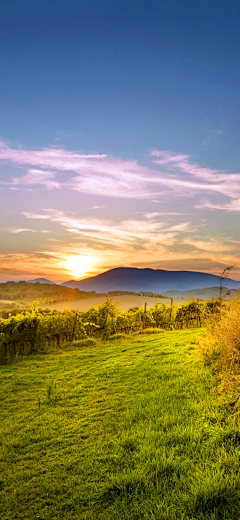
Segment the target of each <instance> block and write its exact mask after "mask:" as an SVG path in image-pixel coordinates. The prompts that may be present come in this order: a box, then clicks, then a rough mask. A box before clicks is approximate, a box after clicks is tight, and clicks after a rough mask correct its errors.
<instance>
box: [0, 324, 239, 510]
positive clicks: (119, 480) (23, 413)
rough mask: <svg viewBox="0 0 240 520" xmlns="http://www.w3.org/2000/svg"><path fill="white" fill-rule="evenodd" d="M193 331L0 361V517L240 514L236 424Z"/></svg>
mask: <svg viewBox="0 0 240 520" xmlns="http://www.w3.org/2000/svg"><path fill="white" fill-rule="evenodd" d="M197 334H199V331H183V332H168V333H162V334H156V335H149V336H148V335H146V336H135V337H134V338H133V339H127V340H118V342H116V341H115V343H109V344H105V345H102V346H100V347H98V348H93V347H88V348H82V349H81V350H78V351H71V352H64V353H61V354H58V355H46V356H35V357H31V358H28V359H26V360H22V361H20V362H18V363H16V364H15V365H11V366H5V367H0V370H1V378H2V382H1V387H0V393H1V400H2V409H1V419H2V420H1V423H0V428H1V436H0V441H1V454H2V456H1V460H0V479H1V480H0V493H1V502H0V504H1V507H0V511H2V513H0V518H1V520H15V519H18V520H23V519H24V520H60V519H61V520H62V519H63V518H64V519H66V520H70V519H71V520H72V519H74V520H78V519H85V520H97V519H98V520H103V519H104V520H109V519H110V520H119V519H121V520H123V519H124V520H130V519H131V520H139V519H146V520H153V519H159V520H160V519H162V520H183V519H184V520H187V519H188V520H194V519H202V520H203V519H204V520H215V519H225V520H230V519H236V520H237V519H239V518H240V512H239V508H238V502H239V497H240V492H239V488H240V476H239V474H238V468H239V454H240V452H239V448H238V445H239V442H240V433H239V431H238V428H237V426H236V425H235V423H234V421H233V419H227V416H226V411H225V410H224V408H223V409H222V410H221V408H216V402H215V399H216V398H215V397H214V395H213V394H212V393H211V392H210V390H211V388H212V384H213V381H212V376H211V374H210V373H209V372H207V371H206V369H203V368H202V367H201V366H200V365H199V364H198V363H196V362H193V359H194V358H193V356H192V354H193V352H194V350H193V349H194V346H193V342H194V338H195V337H196V335H197ZM123 341H125V343H124V342H123ZM38 396H39V397H40V401H41V409H40V410H39V409H38V401H37V398H38Z"/></svg>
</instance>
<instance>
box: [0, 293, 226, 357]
mask: <svg viewBox="0 0 240 520" xmlns="http://www.w3.org/2000/svg"><path fill="white" fill-rule="evenodd" d="M220 303H221V302H220V300H219V299H216V300H212V301H206V302H204V303H200V302H198V301H191V302H190V303H188V304H186V305H182V306H180V307H174V306H172V307H169V306H168V305H166V304H159V303H157V304H155V305H154V307H152V308H149V309H147V310H144V309H143V308H138V307H133V308H131V309H129V311H128V312H121V311H120V310H118V309H117V308H116V304H113V302H112V299H106V301H105V302H104V303H103V304H102V305H99V306H98V307H90V309H89V310H88V311H87V312H80V311H78V312H75V311H69V310H67V309H65V310H64V311H63V312H58V311H49V310H46V311H43V310H39V308H38V302H35V303H34V304H33V306H32V309H31V312H28V311H25V312H23V313H20V314H17V315H16V316H11V314H9V315H8V318H6V319H3V318H1V319H0V363H2V364H3V363H6V362H8V361H10V360H12V359H13V358H14V357H15V356H16V355H25V354H34V353H38V352H44V351H46V350H48V349H49V348H51V347H56V346H58V347H59V346H63V345H65V344H66V343H68V342H72V341H74V340H81V339H84V338H89V337H100V338H104V339H107V338H109V337H110V336H112V335H114V334H119V333H120V334H121V333H129V332H135V333H136V332H137V331H143V330H146V331H147V330H151V329H152V328H154V329H159V328H160V329H164V330H178V329H183V328H190V327H201V326H202V325H204V324H205V323H206V322H207V321H208V320H209V318H210V317H213V316H218V315H219V313H220V309H221V305H220Z"/></svg>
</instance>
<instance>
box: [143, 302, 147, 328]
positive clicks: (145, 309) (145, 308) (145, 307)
mask: <svg viewBox="0 0 240 520" xmlns="http://www.w3.org/2000/svg"><path fill="white" fill-rule="evenodd" d="M146 312H147V302H145V304H144V314H143V329H145V326H146V324H145V317H146Z"/></svg>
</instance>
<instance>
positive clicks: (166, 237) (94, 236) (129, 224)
mask: <svg viewBox="0 0 240 520" xmlns="http://www.w3.org/2000/svg"><path fill="white" fill-rule="evenodd" d="M23 215H24V216H25V217H26V218H28V219H34V220H49V221H50V222H54V223H58V224H59V225H60V226H62V227H63V228H64V229H65V230H67V231H68V232H69V233H71V234H75V235H77V236H78V237H81V238H82V239H85V238H87V239H88V243H89V244H90V243H91V244H95V245H96V244H102V245H108V246H110V245H111V246H112V247H115V248H121V249H123V248H127V247H128V248H129V247H130V248H135V249H137V248H138V246H139V249H142V248H148V247H150V246H151V247H153V246H154V247H157V245H158V244H160V243H163V242H164V245H165V246H166V245H168V246H169V245H172V244H173V243H174V242H175V240H176V237H177V235H178V234H179V233H192V231H193V230H194V227H193V226H192V224H191V223H190V222H182V223H177V224H173V225H169V223H166V222H165V221H161V220H160V221H159V219H158V218H154V216H153V217H152V218H149V217H147V218H144V219H138V220H137V219H129V220H122V221H120V222H114V221H112V220H107V219H98V218H79V217H77V216H76V215H72V214H66V213H64V212H63V211H56V210H52V209H49V210H45V211H44V212H42V213H31V212H24V213H23ZM155 217H156V215H155Z"/></svg>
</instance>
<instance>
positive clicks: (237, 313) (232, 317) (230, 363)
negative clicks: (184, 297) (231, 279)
mask: <svg viewBox="0 0 240 520" xmlns="http://www.w3.org/2000/svg"><path fill="white" fill-rule="evenodd" d="M198 347H199V350H200V353H201V355H202V357H203V359H204V362H205V364H210V365H212V366H213V369H214V371H215V372H216V374H217V376H218V378H219V379H220V380H221V381H222V382H223V383H224V385H223V386H224V387H226V383H227V385H228V387H231V386H236V384H237V385H239V384H240V296H239V297H238V298H235V299H233V300H231V301H230V303H229V305H228V307H226V309H225V310H224V312H223V313H222V314H221V316H220V317H218V318H215V320H213V321H212V322H211V324H210V325H209V327H208V329H207V331H206V333H205V334H204V335H203V337H202V338H201V340H200V341H199V344H198Z"/></svg>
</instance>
